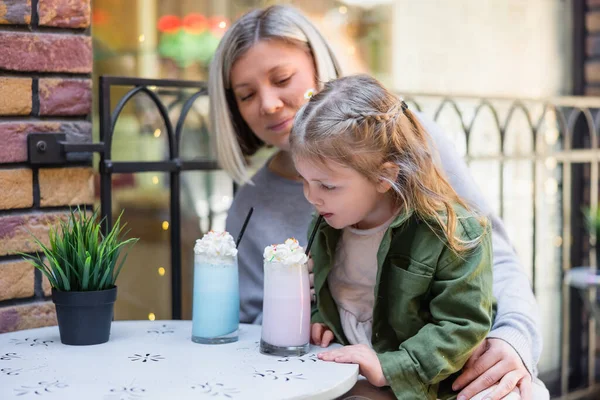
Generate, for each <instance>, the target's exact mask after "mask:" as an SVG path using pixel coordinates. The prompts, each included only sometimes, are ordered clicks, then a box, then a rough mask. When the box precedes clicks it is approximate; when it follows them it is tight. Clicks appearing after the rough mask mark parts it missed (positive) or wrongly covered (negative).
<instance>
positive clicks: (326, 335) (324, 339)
mask: <svg viewBox="0 0 600 400" xmlns="http://www.w3.org/2000/svg"><path fill="white" fill-rule="evenodd" d="M332 341H333V332H332V331H331V329H329V328H328V327H327V325H325V324H320V323H316V324H312V325H311V326H310V342H311V343H312V344H316V345H317V346H321V347H327V346H329V343H331V342H332Z"/></svg>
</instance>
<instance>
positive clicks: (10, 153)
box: [0, 121, 92, 163]
mask: <svg viewBox="0 0 600 400" xmlns="http://www.w3.org/2000/svg"><path fill="white" fill-rule="evenodd" d="M34 132H36V133H47V132H62V133H66V134H67V140H68V141H70V142H73V143H82V142H89V141H91V139H92V124H91V123H89V122H87V121H81V122H67V121H34V122H31V121H20V122H0V143H2V145H1V146H0V163H9V162H24V161H27V134H29V133H34Z"/></svg>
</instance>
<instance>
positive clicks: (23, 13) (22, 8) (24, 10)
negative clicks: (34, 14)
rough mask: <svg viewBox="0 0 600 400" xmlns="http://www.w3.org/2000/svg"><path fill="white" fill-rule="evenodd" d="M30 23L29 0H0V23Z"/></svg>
mask: <svg viewBox="0 0 600 400" xmlns="http://www.w3.org/2000/svg"><path fill="white" fill-rule="evenodd" d="M30 23H31V0H26V1H25V0H0V24H13V25H28V24H30Z"/></svg>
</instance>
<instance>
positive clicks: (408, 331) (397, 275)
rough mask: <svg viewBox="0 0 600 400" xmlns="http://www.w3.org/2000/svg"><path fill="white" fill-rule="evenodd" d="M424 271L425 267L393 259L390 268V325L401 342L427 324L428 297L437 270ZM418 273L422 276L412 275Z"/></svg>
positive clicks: (405, 260) (408, 261)
mask: <svg viewBox="0 0 600 400" xmlns="http://www.w3.org/2000/svg"><path fill="white" fill-rule="evenodd" d="M424 268H426V266H425V265H422V264H418V263H415V262H412V261H410V260H407V259H400V260H398V261H396V260H392V262H391V265H390V275H389V277H390V280H389V284H388V295H389V303H388V304H389V315H388V322H389V323H390V325H391V326H392V328H393V329H394V331H395V332H396V335H397V337H398V340H399V341H400V343H402V342H403V341H405V340H406V339H408V338H410V337H412V336H414V335H415V334H416V333H417V332H418V331H419V330H420V329H421V328H422V327H423V325H425V324H426V323H427V319H428V317H427V316H428V315H429V311H428V310H429V304H428V300H427V297H428V292H429V286H430V284H431V281H432V279H433V271H430V270H429V271H425V269H424ZM415 270H416V271H419V272H420V273H416V272H412V271H415ZM423 273H429V275H426V274H423Z"/></svg>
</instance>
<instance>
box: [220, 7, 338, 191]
mask: <svg viewBox="0 0 600 400" xmlns="http://www.w3.org/2000/svg"><path fill="white" fill-rule="evenodd" d="M261 40H282V41H285V42H287V43H292V44H295V45H298V46H300V47H302V48H304V49H307V50H308V51H310V53H311V55H312V57H313V59H314V63H315V69H316V74H317V76H316V79H317V82H327V81H330V80H332V79H335V78H337V77H339V76H341V71H340V68H339V66H338V62H337V60H336V58H335V56H334V55H333V52H332V51H331V49H330V47H329V45H328V44H327V42H326V41H325V39H323V37H322V36H321V34H320V33H319V31H318V30H317V28H316V27H315V26H314V25H313V24H312V23H311V22H310V21H309V20H308V19H307V18H306V17H305V16H304V15H302V13H300V12H299V11H298V10H296V9H295V8H292V7H289V6H281V5H276V6H271V7H267V8H264V9H258V10H254V11H250V12H249V13H247V14H245V15H244V16H242V17H241V18H240V19H238V20H237V21H236V22H235V23H234V24H233V25H232V26H231V28H229V30H228V31H227V32H226V33H225V35H224V36H223V38H222V39H221V42H220V43H219V47H218V48H217V51H216V54H215V56H214V58H213V61H212V63H211V66H210V72H209V82H208V92H209V96H210V116H211V123H212V130H213V132H214V134H215V137H216V150H217V157H218V159H219V163H220V164H221V166H222V167H223V169H225V170H226V171H227V172H228V173H229V175H230V176H231V177H232V178H233V179H234V180H235V181H236V182H237V183H245V182H247V181H248V180H249V177H248V174H247V170H246V158H247V157H248V156H251V155H253V154H254V153H256V151H258V150H259V149H260V148H261V147H262V146H263V145H264V143H263V142H262V141H261V140H260V139H259V138H258V137H257V136H256V135H255V134H254V132H252V130H251V129H250V127H249V126H248V124H246V122H245V121H244V119H243V118H242V116H241V115H240V112H239V109H238V107H237V104H236V101H235V97H234V95H233V91H232V90H231V80H230V73H231V68H232V66H233V64H234V63H235V62H236V60H237V59H238V58H240V57H241V56H242V55H243V54H244V53H246V52H247V51H248V50H249V49H250V48H251V47H252V46H254V45H255V44H256V43H257V42H259V41H261Z"/></svg>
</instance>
